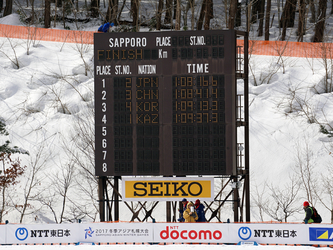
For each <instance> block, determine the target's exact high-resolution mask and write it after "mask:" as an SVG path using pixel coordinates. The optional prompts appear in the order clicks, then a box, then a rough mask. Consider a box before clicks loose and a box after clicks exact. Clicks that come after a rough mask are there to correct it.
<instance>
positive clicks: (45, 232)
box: [6, 224, 79, 244]
mask: <svg viewBox="0 0 333 250" xmlns="http://www.w3.org/2000/svg"><path fill="white" fill-rule="evenodd" d="M78 225H79V224H34V225H24V224H14V225H13V224H7V225H6V229H7V239H6V243H7V244H26V243H73V242H77V240H78V239H79V230H78Z"/></svg>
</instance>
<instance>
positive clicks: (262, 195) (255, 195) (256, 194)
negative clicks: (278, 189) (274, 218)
mask: <svg viewBox="0 0 333 250" xmlns="http://www.w3.org/2000/svg"><path fill="white" fill-rule="evenodd" d="M251 200H252V201H253V203H254V205H255V207H257V208H258V210H259V220H260V221H264V215H265V209H266V206H267V204H268V203H269V199H268V198H267V185H266V184H263V186H262V187H258V185H256V184H255V185H254V191H253V192H252V194H251Z"/></svg>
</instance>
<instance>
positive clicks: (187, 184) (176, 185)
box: [122, 177, 214, 201]
mask: <svg viewBox="0 0 333 250" xmlns="http://www.w3.org/2000/svg"><path fill="white" fill-rule="evenodd" d="M184 197H185V198H187V199H190V200H191V199H193V200H196V199H200V200H202V201H213V200H214V178H213V177H205V178H204V177H202V178H188V177H187V178H180V177H178V178H177V177H161V178H123V179H122V199H123V201H180V200H182V199H183V198H184Z"/></svg>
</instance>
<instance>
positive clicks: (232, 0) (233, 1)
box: [228, 0, 238, 29]
mask: <svg viewBox="0 0 333 250" xmlns="http://www.w3.org/2000/svg"><path fill="white" fill-rule="evenodd" d="M237 2H238V1H237V0H230V9H229V22H228V23H229V24H228V28H229V29H234V27H235V18H236V12H237Z"/></svg>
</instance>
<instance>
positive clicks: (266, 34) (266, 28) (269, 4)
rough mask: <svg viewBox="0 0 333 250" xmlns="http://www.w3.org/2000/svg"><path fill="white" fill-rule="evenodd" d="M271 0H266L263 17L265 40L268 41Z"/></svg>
mask: <svg viewBox="0 0 333 250" xmlns="http://www.w3.org/2000/svg"><path fill="white" fill-rule="evenodd" d="M271 3H272V1H271V0H267V5H266V17H265V41H269V21H270V19H271Z"/></svg>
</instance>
